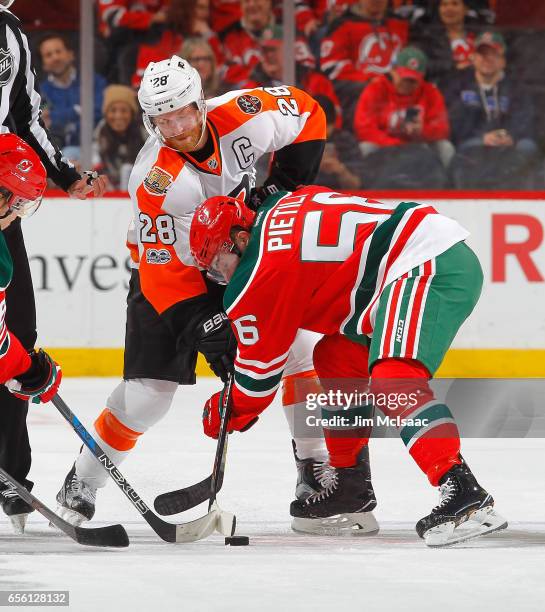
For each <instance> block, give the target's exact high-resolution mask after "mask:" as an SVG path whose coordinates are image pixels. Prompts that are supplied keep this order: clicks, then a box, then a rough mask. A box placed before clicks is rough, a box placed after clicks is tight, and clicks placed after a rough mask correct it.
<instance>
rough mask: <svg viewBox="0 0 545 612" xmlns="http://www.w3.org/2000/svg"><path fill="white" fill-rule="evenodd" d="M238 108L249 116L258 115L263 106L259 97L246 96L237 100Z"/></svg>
mask: <svg viewBox="0 0 545 612" xmlns="http://www.w3.org/2000/svg"><path fill="white" fill-rule="evenodd" d="M237 106H238V107H239V108H240V110H241V111H242V112H243V113H246V114H247V115H257V113H259V112H260V111H261V108H262V107H263V104H262V102H261V100H260V99H259V98H258V97H256V96H250V95H249V94H244V95H243V96H239V97H238V98H237Z"/></svg>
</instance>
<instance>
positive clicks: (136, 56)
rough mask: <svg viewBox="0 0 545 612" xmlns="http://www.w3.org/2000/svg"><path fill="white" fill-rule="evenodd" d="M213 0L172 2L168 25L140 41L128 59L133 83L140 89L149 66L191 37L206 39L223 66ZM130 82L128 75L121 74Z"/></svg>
mask: <svg viewBox="0 0 545 612" xmlns="http://www.w3.org/2000/svg"><path fill="white" fill-rule="evenodd" d="M209 16H210V0H170V3H169V5H168V6H167V17H166V21H165V23H164V24H162V25H161V26H158V27H157V28H154V29H153V31H151V30H150V32H149V34H148V36H147V37H146V39H145V40H144V41H142V42H140V43H139V44H138V45H137V46H136V48H134V49H133V51H134V53H133V55H132V58H131V57H125V61H126V62H127V66H128V67H132V68H133V69H132V76H131V78H130V83H131V85H132V86H133V87H138V85H139V84H140V80H141V78H142V75H143V74H144V70H145V69H146V66H147V65H148V64H149V63H150V62H159V61H161V60H162V59H164V58H165V57H171V56H172V55H174V54H175V53H177V52H178V50H179V49H180V47H181V46H182V44H183V41H184V40H185V39H186V38H188V37H195V36H199V37H201V38H203V39H204V40H206V41H207V42H208V44H209V45H210V46H211V47H212V49H213V50H214V54H215V55H216V62H217V65H218V66H222V64H223V51H222V47H221V43H220V41H219V38H218V37H217V35H216V34H215V33H214V32H213V31H212V29H211V28H210V25H209V23H208V19H209ZM121 80H122V81H123V82H124V83H126V82H127V81H126V73H125V72H124V73H122V74H121Z"/></svg>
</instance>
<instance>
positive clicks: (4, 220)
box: [0, 193, 17, 231]
mask: <svg viewBox="0 0 545 612" xmlns="http://www.w3.org/2000/svg"><path fill="white" fill-rule="evenodd" d="M16 217H17V215H16V214H15V213H14V212H13V211H10V209H9V201H8V198H7V197H6V196H4V195H3V194H2V193H0V231H3V230H5V229H6V227H8V226H9V224H10V223H11V222H12V221H13V220H14V219H15V218H16Z"/></svg>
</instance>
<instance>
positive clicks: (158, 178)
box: [144, 166, 174, 196]
mask: <svg viewBox="0 0 545 612" xmlns="http://www.w3.org/2000/svg"><path fill="white" fill-rule="evenodd" d="M173 180H174V177H173V176H172V174H170V173H169V172H167V171H166V170H163V168H159V166H153V168H152V169H151V170H150V171H149V172H148V174H147V176H146V178H145V179H144V189H145V190H146V191H147V192H148V193H149V194H151V195H154V196H162V195H165V194H166V192H167V191H168V190H169V189H170V186H171V185H172V182H173Z"/></svg>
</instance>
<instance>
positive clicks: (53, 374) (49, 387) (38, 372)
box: [6, 349, 62, 404]
mask: <svg viewBox="0 0 545 612" xmlns="http://www.w3.org/2000/svg"><path fill="white" fill-rule="evenodd" d="M28 356H29V357H30V367H29V368H28V370H27V371H26V372H23V373H22V374H19V375H18V376H16V377H15V378H12V379H11V380H8V381H7V382H6V387H7V388H8V390H9V391H10V392H11V393H13V395H15V396H16V397H18V398H19V399H22V400H26V401H31V402H32V403H33V404H39V403H40V402H43V403H46V402H49V401H50V400H51V399H52V398H53V396H54V395H55V393H57V390H58V388H59V385H60V384H61V379H62V371H61V368H60V367H59V365H58V364H57V363H55V361H53V359H52V358H51V357H50V356H49V355H48V354H47V353H46V352H45V351H44V350H42V349H40V350H38V351H35V350H31V351H29V352H28Z"/></svg>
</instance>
